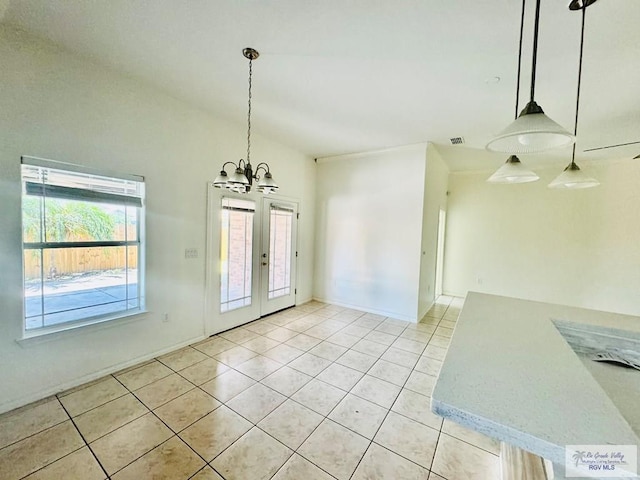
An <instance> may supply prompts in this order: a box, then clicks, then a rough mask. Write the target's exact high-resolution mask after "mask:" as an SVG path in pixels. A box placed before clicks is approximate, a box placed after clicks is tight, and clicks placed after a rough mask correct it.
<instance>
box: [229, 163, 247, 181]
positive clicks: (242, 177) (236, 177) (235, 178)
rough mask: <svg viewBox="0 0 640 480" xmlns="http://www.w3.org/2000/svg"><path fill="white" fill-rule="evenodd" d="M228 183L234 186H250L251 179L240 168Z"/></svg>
mask: <svg viewBox="0 0 640 480" xmlns="http://www.w3.org/2000/svg"><path fill="white" fill-rule="evenodd" d="M228 182H229V183H230V184H232V185H249V179H248V178H247V177H246V176H245V174H244V170H242V169H241V168H240V167H238V168H236V171H235V172H233V173H232V174H231V176H230V177H229V180H228Z"/></svg>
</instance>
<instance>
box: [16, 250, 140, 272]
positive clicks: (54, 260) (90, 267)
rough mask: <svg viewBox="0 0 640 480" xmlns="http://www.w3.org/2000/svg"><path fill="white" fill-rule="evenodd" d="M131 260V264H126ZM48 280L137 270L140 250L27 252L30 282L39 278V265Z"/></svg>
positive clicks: (26, 263)
mask: <svg viewBox="0 0 640 480" xmlns="http://www.w3.org/2000/svg"><path fill="white" fill-rule="evenodd" d="M127 257H128V262H127ZM41 260H42V265H43V267H44V269H43V274H44V277H45V278H55V277H59V276H64V275H69V274H72V273H85V272H95V271H104V270H122V269H125V268H127V267H128V268H138V247H137V246H129V247H90V248H85V247H82V248H56V249H48V250H43V252H42V258H41V257H40V250H25V252H24V274H25V278H26V279H27V280H31V279H35V278H40V265H41Z"/></svg>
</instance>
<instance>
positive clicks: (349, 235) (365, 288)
mask: <svg viewBox="0 0 640 480" xmlns="http://www.w3.org/2000/svg"><path fill="white" fill-rule="evenodd" d="M424 169H425V145H414V146H408V147H402V148H396V149H391V150H384V151H380V152H370V153H362V154H357V155H345V156H340V157H331V158H327V159H319V160H318V169H317V198H316V208H317V209H316V222H317V223H316V247H315V248H316V250H315V251H316V257H315V258H316V262H315V276H314V297H316V298H317V299H319V300H324V301H328V302H332V303H338V304H341V305H347V306H351V307H353V308H357V309H361V310H367V311H370V312H378V313H381V314H384V315H387V316H390V317H394V318H398V319H404V320H412V321H415V320H416V318H417V305H418V283H419V276H420V242H421V235H422V199H423V192H424Z"/></svg>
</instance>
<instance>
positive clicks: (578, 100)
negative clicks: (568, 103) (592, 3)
mask: <svg viewBox="0 0 640 480" xmlns="http://www.w3.org/2000/svg"><path fill="white" fill-rule="evenodd" d="M586 16H587V7H584V8H583V9H582V27H581V29H580V59H579V60H578V89H577V92H576V120H575V123H574V127H573V135H574V136H577V135H578V111H579V110H580V86H581V83H582V53H583V51H584V24H585V18H586ZM575 160H576V142H574V143H573V153H572V154H571V164H572V165H575Z"/></svg>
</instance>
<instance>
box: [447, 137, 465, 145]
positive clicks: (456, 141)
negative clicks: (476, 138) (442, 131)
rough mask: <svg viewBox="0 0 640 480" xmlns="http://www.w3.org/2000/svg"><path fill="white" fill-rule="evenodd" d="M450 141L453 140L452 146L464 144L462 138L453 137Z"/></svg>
mask: <svg viewBox="0 0 640 480" xmlns="http://www.w3.org/2000/svg"><path fill="white" fill-rule="evenodd" d="M449 140H451V145H462V144H463V143H464V138H462V137H453V138H450V139H449Z"/></svg>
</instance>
